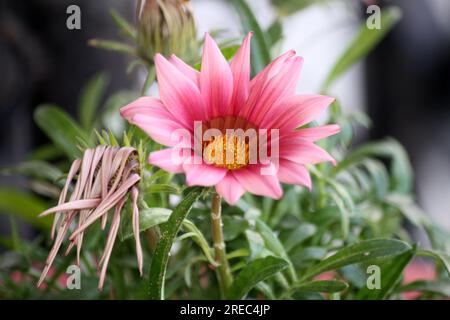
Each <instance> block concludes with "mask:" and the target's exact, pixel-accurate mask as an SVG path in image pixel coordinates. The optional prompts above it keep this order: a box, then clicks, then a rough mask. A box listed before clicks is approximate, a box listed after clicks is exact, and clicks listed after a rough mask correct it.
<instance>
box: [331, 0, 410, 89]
mask: <svg viewBox="0 0 450 320" xmlns="http://www.w3.org/2000/svg"><path fill="white" fill-rule="evenodd" d="M401 16H402V14H401V11H400V9H399V8H397V7H389V8H386V9H384V10H382V11H381V29H369V28H368V27H367V26H366V22H365V21H364V23H363V25H362V26H361V28H360V31H359V33H358V34H357V36H356V37H355V39H354V40H353V41H352V43H351V44H350V45H349V46H348V48H347V49H346V50H345V51H344V53H343V54H342V56H341V57H340V58H339V59H338V61H337V63H336V64H335V65H334V67H333V69H332V70H331V72H330V74H329V75H328V77H327V79H326V80H325V83H324V85H323V90H322V91H324V92H326V91H327V90H328V88H329V87H330V86H331V84H333V82H334V81H335V80H336V79H337V78H339V76H341V75H342V74H343V73H344V72H345V71H347V70H348V69H349V68H350V67H351V66H352V65H353V64H354V63H356V62H357V61H358V60H360V59H361V58H363V57H364V56H366V55H367V54H368V53H370V52H371V51H372V49H373V48H375V46H376V45H377V44H378V43H379V42H380V41H381V40H382V39H383V38H384V37H385V36H386V34H387V33H388V32H389V31H390V30H391V29H392V28H393V27H394V26H395V25H396V23H397V22H398V21H399V20H400V19H401Z"/></svg>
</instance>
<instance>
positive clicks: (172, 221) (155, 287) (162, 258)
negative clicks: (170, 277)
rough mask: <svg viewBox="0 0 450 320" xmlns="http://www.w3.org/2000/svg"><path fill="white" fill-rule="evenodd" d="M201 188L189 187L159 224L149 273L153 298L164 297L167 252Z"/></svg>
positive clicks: (201, 190)
mask: <svg viewBox="0 0 450 320" xmlns="http://www.w3.org/2000/svg"><path fill="white" fill-rule="evenodd" d="M203 190H204V189H203V188H201V187H193V188H190V189H189V191H188V192H187V194H186V196H185V197H184V198H183V200H181V202H180V203H179V204H178V206H177V207H176V208H175V209H174V210H173V212H172V214H171V215H170V217H169V220H167V222H166V223H164V224H163V225H162V226H161V238H160V240H159V242H158V245H157V247H156V250H155V254H154V256H153V259H152V263H151V266H150V273H149V297H150V299H154V300H163V299H164V278H165V273H166V267H167V262H168V260H169V252H170V249H171V247H172V244H173V242H174V241H175V238H176V235H177V233H178V231H179V230H180V227H181V224H182V222H183V220H184V219H185V218H186V217H187V215H188V214H189V212H190V210H191V208H192V205H193V204H194V203H195V202H196V201H197V200H198V198H199V197H200V196H201V195H202V193H203Z"/></svg>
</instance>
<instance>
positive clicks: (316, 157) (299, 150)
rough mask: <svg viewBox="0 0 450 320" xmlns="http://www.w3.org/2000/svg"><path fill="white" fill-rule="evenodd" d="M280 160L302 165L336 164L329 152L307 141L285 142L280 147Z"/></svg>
mask: <svg viewBox="0 0 450 320" xmlns="http://www.w3.org/2000/svg"><path fill="white" fill-rule="evenodd" d="M280 158H282V159H287V160H290V161H293V162H296V163H300V164H316V163H319V162H324V161H330V162H332V163H333V164H335V163H336V161H335V160H334V159H333V157H332V156H330V154H329V153H328V152H326V151H325V150H323V149H322V148H320V147H318V146H316V145H315V144H314V143H312V142H310V141H306V140H291V141H286V142H283V143H282V144H281V145H280Z"/></svg>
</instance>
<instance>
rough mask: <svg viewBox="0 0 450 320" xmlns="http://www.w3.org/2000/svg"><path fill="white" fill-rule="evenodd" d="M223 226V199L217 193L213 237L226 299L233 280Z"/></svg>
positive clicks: (213, 213) (214, 202)
mask: <svg viewBox="0 0 450 320" xmlns="http://www.w3.org/2000/svg"><path fill="white" fill-rule="evenodd" d="M222 225H223V224H222V206H221V197H220V195H218V194H217V193H214V194H213V196H212V200H211V227H212V237H213V242H214V251H215V258H216V262H217V264H218V267H217V270H216V273H217V279H218V281H219V286H220V292H221V296H222V299H225V298H226V296H227V293H228V289H229V288H230V286H231V282H232V281H233V279H232V276H231V271H230V266H229V264H228V259H227V253H226V250H225V241H224V240H223V230H222Z"/></svg>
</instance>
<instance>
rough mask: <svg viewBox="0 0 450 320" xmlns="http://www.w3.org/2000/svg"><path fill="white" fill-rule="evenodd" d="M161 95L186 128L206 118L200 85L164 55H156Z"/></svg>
mask: <svg viewBox="0 0 450 320" xmlns="http://www.w3.org/2000/svg"><path fill="white" fill-rule="evenodd" d="M155 66H156V75H157V77H158V86H159V95H160V97H161V101H162V102H163V103H164V105H165V106H166V108H167V109H168V110H169V112H170V113H171V114H172V115H173V116H174V117H175V118H176V119H178V120H179V121H180V122H181V123H183V124H184V125H185V126H186V128H190V129H192V128H193V127H194V120H204V119H205V105H204V102H203V99H202V97H201V95H200V92H199V90H198V87H197V86H196V84H195V83H193V82H192V81H191V80H190V79H189V78H188V77H186V76H185V75H184V74H183V73H181V72H180V71H179V70H178V69H177V68H176V67H175V66H174V65H173V64H172V63H170V62H169V61H167V60H166V59H165V58H164V57H163V56H162V55H160V54H157V55H156V56H155Z"/></svg>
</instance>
